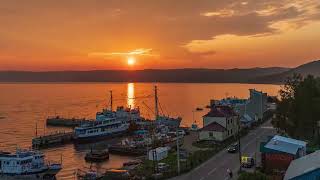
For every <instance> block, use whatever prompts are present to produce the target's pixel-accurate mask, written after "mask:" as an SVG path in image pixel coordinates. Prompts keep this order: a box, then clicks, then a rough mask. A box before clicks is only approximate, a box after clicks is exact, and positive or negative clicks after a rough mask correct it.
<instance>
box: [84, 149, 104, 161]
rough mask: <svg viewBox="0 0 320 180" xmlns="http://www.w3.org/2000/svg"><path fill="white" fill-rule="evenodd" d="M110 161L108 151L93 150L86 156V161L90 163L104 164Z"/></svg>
mask: <svg viewBox="0 0 320 180" xmlns="http://www.w3.org/2000/svg"><path fill="white" fill-rule="evenodd" d="M107 159H109V151H108V150H103V151H102V150H92V149H91V151H90V152H88V153H87V154H86V156H85V160H86V161H89V162H102V161H105V160H107Z"/></svg>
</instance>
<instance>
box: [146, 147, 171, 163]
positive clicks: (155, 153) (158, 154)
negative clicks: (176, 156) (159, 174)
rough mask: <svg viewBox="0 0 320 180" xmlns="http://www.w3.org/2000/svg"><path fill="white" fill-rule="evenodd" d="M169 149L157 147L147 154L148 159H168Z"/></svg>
mask: <svg viewBox="0 0 320 180" xmlns="http://www.w3.org/2000/svg"><path fill="white" fill-rule="evenodd" d="M168 152H169V147H158V148H156V149H151V150H150V151H149V152H148V159H149V160H151V161H153V160H156V161H160V160H162V159H165V158H167V157H168Z"/></svg>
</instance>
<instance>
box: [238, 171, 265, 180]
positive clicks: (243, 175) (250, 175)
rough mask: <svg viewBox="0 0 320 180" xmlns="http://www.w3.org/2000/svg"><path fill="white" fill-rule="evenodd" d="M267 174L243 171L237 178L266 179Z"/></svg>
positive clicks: (244, 179)
mask: <svg viewBox="0 0 320 180" xmlns="http://www.w3.org/2000/svg"><path fill="white" fill-rule="evenodd" d="M267 179H268V178H267V176H266V175H265V174H262V173H261V172H256V173H248V172H243V173H241V174H240V176H239V178H238V180H267Z"/></svg>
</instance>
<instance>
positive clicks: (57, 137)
mask: <svg viewBox="0 0 320 180" xmlns="http://www.w3.org/2000/svg"><path fill="white" fill-rule="evenodd" d="M73 139H74V133H73V132H64V131H59V132H55V133H52V134H48V135H44V136H38V137H35V138H33V139H32V147H33V148H46V147H50V146H53V145H57V144H67V143H71V142H72V141H73Z"/></svg>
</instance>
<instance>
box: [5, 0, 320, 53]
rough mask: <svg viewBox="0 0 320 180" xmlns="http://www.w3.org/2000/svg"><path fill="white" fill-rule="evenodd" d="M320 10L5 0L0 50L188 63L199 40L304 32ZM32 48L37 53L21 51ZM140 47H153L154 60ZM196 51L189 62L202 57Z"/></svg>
mask: <svg viewBox="0 0 320 180" xmlns="http://www.w3.org/2000/svg"><path fill="white" fill-rule="evenodd" d="M319 7H320V2H319V0H245V1H239V0H214V1H213V0H183V3H181V0H136V1H134V2H132V0H104V1H79V0H78V1H76V0H67V1H62V2H59V3H57V2H56V1H55V0H43V1H40V2H39V1H37V0H29V1H18V0H2V1H1V10H0V24H1V29H0V44H2V43H1V41H3V39H5V40H6V43H3V44H12V45H11V46H10V47H9V48H11V49H12V51H13V52H17V53H16V54H22V53H21V52H26V53H33V54H37V52H38V51H39V48H38V45H41V46H42V47H41V48H43V49H45V48H47V49H48V51H49V50H50V49H54V48H57V47H59V51H60V49H62V50H63V51H70V52H72V53H73V54H75V53H78V54H87V52H91V53H89V54H87V55H88V56H89V57H103V58H111V57H123V56H130V55H137V56H144V57H154V56H159V54H161V57H167V56H173V55H174V56H180V58H181V59H185V58H186V56H185V54H186V53H185V50H188V49H186V46H185V45H190V43H193V44H194V43H195V42H197V41H202V42H203V41H210V42H212V41H215V40H216V37H219V36H221V35H224V34H230V35H235V36H244V37H246V36H250V37H257V36H271V35H279V34H281V33H285V32H286V31H288V30H291V29H295V30H297V29H299V28H302V27H305V26H306V25H308V24H310V23H314V22H317V21H319V20H320V8H319ZM22 29H23V30H22ZM16 39H19V40H23V44H22V43H20V45H18V43H19V42H17V41H14V40H16ZM7 41H12V43H10V42H8V43H7ZM32 46H36V47H35V48H33V49H34V50H32V51H34V52H32V51H31V50H30V51H27V50H25V49H31V48H30V47H32ZM17 47H19V48H17ZM138 47H152V48H153V49H157V54H155V53H154V52H153V51H152V50H151V49H147V48H143V49H137V48H138ZM23 48H25V49H23ZM97 49H111V50H113V51H111V52H109V51H107V52H104V51H97ZM117 49H129V50H130V49H133V50H132V51H125V52H121V51H120V52H118V51H116V50H117ZM206 51H214V52H215V53H217V54H220V53H219V51H218V50H215V49H209V50H206ZM201 52H203V51H202V50H201V51H200V50H199V51H197V52H196V51H194V52H192V56H190V57H192V58H193V57H194V58H196V56H197V57H201V56H204V55H203V54H201ZM54 54H56V53H55V52H54ZM212 55H216V54H210V56H212ZM188 57H189V55H188Z"/></svg>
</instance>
